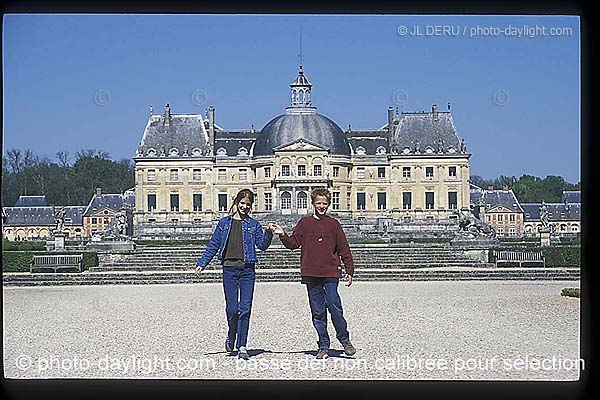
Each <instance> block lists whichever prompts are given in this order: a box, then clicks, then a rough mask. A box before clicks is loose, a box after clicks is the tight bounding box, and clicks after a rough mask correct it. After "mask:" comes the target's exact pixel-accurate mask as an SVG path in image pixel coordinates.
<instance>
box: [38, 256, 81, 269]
mask: <svg viewBox="0 0 600 400" xmlns="http://www.w3.org/2000/svg"><path fill="white" fill-rule="evenodd" d="M48 268H51V269H53V270H54V272H57V271H58V269H59V268H69V269H73V268H77V271H78V272H82V271H83V254H45V255H43V256H33V260H31V265H30V267H29V272H34V270H40V269H48Z"/></svg>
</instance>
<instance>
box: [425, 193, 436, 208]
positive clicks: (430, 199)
mask: <svg viewBox="0 0 600 400" xmlns="http://www.w3.org/2000/svg"><path fill="white" fill-rule="evenodd" d="M434 200H435V196H434V193H433V192H425V209H426V210H433V208H434V205H435V202H434Z"/></svg>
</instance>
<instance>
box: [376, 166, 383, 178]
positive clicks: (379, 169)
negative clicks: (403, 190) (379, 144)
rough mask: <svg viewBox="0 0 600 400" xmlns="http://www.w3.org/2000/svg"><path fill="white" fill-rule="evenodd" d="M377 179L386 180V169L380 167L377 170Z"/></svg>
mask: <svg viewBox="0 0 600 400" xmlns="http://www.w3.org/2000/svg"><path fill="white" fill-rule="evenodd" d="M377 177H378V178H385V167H379V168H377Z"/></svg>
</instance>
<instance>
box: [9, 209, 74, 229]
mask: <svg viewBox="0 0 600 400" xmlns="http://www.w3.org/2000/svg"><path fill="white" fill-rule="evenodd" d="M84 209H85V207H84V206H65V226H82V225H83V212H84ZM4 212H5V213H6V221H5V222H4V226H55V225H56V224H55V222H54V217H53V216H52V207H50V206H46V207H4ZM69 218H70V220H69Z"/></svg>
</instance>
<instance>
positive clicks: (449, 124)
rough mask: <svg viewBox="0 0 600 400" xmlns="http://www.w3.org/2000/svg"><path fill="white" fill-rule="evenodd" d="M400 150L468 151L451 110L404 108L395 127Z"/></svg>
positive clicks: (414, 151) (462, 152)
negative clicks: (413, 111)
mask: <svg viewBox="0 0 600 400" xmlns="http://www.w3.org/2000/svg"><path fill="white" fill-rule="evenodd" d="M394 142H395V144H396V146H395V148H394V149H393V151H395V152H397V153H398V154H407V155H408V154H420V155H424V156H427V155H432V156H434V155H438V154H445V155H448V154H456V155H461V154H467V149H466V146H465V145H464V142H463V141H462V140H461V138H460V137H459V135H458V132H457V130H456V127H455V126H454V120H453V119H452V115H451V114H450V112H449V111H437V112H436V113H434V112H420V113H407V112H403V113H402V114H401V117H400V121H399V123H398V125H396V129H395V130H394Z"/></svg>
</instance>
